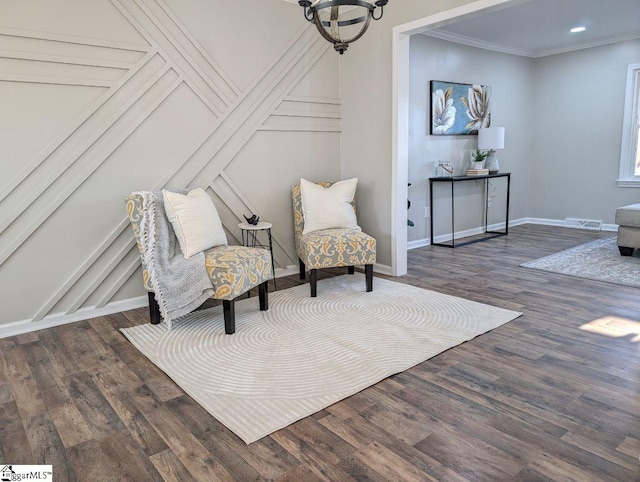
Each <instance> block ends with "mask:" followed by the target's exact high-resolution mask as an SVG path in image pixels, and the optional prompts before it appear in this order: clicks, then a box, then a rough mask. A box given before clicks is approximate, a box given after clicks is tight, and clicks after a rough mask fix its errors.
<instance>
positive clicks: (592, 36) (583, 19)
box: [390, 0, 640, 58]
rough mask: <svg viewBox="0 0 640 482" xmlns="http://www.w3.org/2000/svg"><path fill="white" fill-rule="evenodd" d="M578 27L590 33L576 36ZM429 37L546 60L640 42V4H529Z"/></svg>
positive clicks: (605, 0)
mask: <svg viewBox="0 0 640 482" xmlns="http://www.w3.org/2000/svg"><path fill="white" fill-rule="evenodd" d="M391 4H392V2H390V5H391ZM576 26H584V27H586V30H585V31H584V32H580V33H570V32H569V30H570V29H571V28H572V27H576ZM424 35H429V36H433V37H437V38H442V39H445V40H450V41H454V42H459V43H463V44H466V45H472V46H475V47H481V48H486V49H490V50H496V51H499V52H506V53H511V54H516V55H523V56H527V57H534V58H535V57H543V56H546V55H553V54H557V53H562V52H568V51H571V50H578V49H583V48H589V47H596V46H598V45H605V44H609V43H614V42H620V41H623V40H631V39H637V38H640V0H527V1H523V2H518V3H516V4H515V5H514V6H508V7H504V8H501V9H498V10H495V9H494V10H492V11H491V12H489V13H476V14H473V15H469V16H466V17H464V18H461V19H460V20H457V21H454V22H453V23H449V24H447V25H445V26H443V27H440V28H438V29H434V30H428V31H425V32H424Z"/></svg>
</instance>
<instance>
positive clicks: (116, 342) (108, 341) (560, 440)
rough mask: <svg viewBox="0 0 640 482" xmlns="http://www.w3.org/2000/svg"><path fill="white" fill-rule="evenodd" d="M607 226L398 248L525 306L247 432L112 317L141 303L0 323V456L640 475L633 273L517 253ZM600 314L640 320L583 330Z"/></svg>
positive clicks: (313, 471) (138, 477)
mask: <svg viewBox="0 0 640 482" xmlns="http://www.w3.org/2000/svg"><path fill="white" fill-rule="evenodd" d="M611 235H612V233H600V232H594V231H583V230H573V229H565V228H556V227H553V228H552V227H546V226H536V225H524V226H516V227H513V228H512V229H511V230H510V234H509V236H506V237H500V238H494V239H491V240H487V241H483V242H480V243H475V244H471V245H467V246H463V247H459V248H456V249H449V248H445V247H435V246H434V247H425V248H420V249H416V250H412V251H410V252H409V266H410V268H409V274H408V275H407V276H404V277H402V278H393V279H394V280H395V281H399V282H402V283H408V284H412V285H416V286H420V287H423V288H426V289H431V290H435V291H439V292H443V293H447V294H451V295H455V296H460V297H463V298H468V299H472V300H476V301H480V302H484V303H488V304H491V305H495V306H500V307H504V308H508V309H513V310H517V311H522V312H523V313H524V315H523V316H522V317H520V318H518V319H516V320H514V321H512V322H510V323H507V324H506V325H503V326H501V327H499V328H498V329H496V330H493V331H491V332H489V333H487V334H485V335H482V336H480V337H477V338H475V339H474V340H471V341H469V342H467V343H464V344H463V345H461V346H459V347H455V348H452V349H450V350H448V351H446V352H444V353H442V354H440V355H438V356H436V357H434V358H432V359H430V360H427V361H426V362H424V363H421V364H419V365H417V366H416V367H414V368H412V369H410V370H408V371H406V372H404V373H401V374H398V375H396V376H393V377H390V378H388V379H386V380H384V381H382V382H380V383H378V384H376V385H374V386H372V387H370V388H368V389H366V390H363V391H362V392H360V393H358V394H356V395H354V396H352V397H350V398H347V399H345V400H343V401H341V402H339V403H336V404H335V405H333V406H331V407H328V408H327V409H325V410H322V411H320V412H318V413H316V414H314V415H312V416H310V417H308V418H306V419H303V420H301V421H299V422H297V423H295V424H293V425H290V426H289V427H287V428H285V429H282V430H280V431H278V432H276V433H274V434H272V435H271V436H268V437H265V438H263V439H261V440H259V441H258V442H255V443H253V444H251V445H248V446H247V445H245V444H244V442H242V441H241V440H240V439H239V438H238V437H236V436H235V435H234V434H233V433H232V432H230V431H229V430H227V429H226V428H225V427H224V426H223V425H222V424H220V423H219V422H218V421H217V420H216V419H214V418H213V417H212V416H210V415H209V414H208V413H207V412H206V411H205V410H203V409H202V408H201V407H200V406H199V405H198V404H197V403H196V402H194V401H193V400H192V399H191V398H190V397H189V396H187V395H185V394H184V393H183V392H182V390H181V389H180V388H178V387H177V386H176V385H175V384H174V383H173V382H172V381H171V380H170V379H169V378H168V377H167V376H166V375H165V374H164V373H163V372H162V371H160V370H159V369H158V368H156V367H155V366H154V365H153V364H151V363H150V362H149V361H148V360H147V359H146V358H145V357H144V356H143V355H141V354H140V353H139V352H138V351H137V350H136V349H135V348H134V347H133V346H132V345H131V344H130V343H129V342H128V341H126V339H125V338H124V337H123V336H122V335H121V334H120V333H119V332H118V329H119V328H121V327H126V326H133V325H137V324H141V323H146V322H147V312H146V310H145V309H140V310H133V311H129V312H124V313H118V314H115V315H111V316H106V317H102V318H95V319H92V320H88V321H84V322H78V323H73V324H69V325H64V326H60V327H56V328H51V329H47V330H42V331H38V332H33V333H28V334H25V335H20V336H15V337H11V338H4V339H0V462H1V463H9V464H45V463H46V464H52V465H53V473H54V480H56V481H67V480H69V481H73V480H81V481H106V480H131V481H133V480H135V481H148V480H149V481H153V480H167V481H193V480H197V481H216V480H222V481H231V480H237V481H253V480H276V481H321V480H331V481H350V480H357V481H368V480H375V481H383V480H390V481H404V480H407V481H424V480H451V481H464V480H473V481H498V480H527V481H538V480H558V481H580V482H582V481H633V480H640V461H639V458H638V456H639V453H640V396H639V391H640V363H639V362H640V340H639V339H638V337H640V289H638V288H631V287H624V286H619V285H614V284H607V283H602V282H596V281H590V280H583V279H578V278H572V277H568V276H563V275H555V274H549V273H544V272H541V271H536V270H531V269H525V268H520V267H519V266H518V265H519V264H520V263H522V262H524V261H528V260H532V259H536V258H539V257H541V256H545V255H548V254H552V253H555V252H558V251H560V250H562V249H566V248H570V247H572V246H576V245H578V244H582V243H584V242H587V241H590V240H592V239H596V238H600V237H603V236H611ZM334 274H342V271H335V270H334V271H332V272H322V273H321V276H320V278H322V277H325V276H332V275H334ZM299 282H300V281H299V280H298V279H297V276H292V277H289V278H282V279H279V280H278V287H279V288H280V289H285V288H287V287H291V286H293V285H295V284H298V283H299ZM374 290H375V280H374ZM320 296H322V294H321V293H320ZM256 303H257V302H256ZM608 316H611V317H617V318H615V319H625V320H631V321H632V322H635V323H636V325H635V326H636V330H635V334H629V335H623V336H615V337H614V336H607V335H605V334H597V333H592V332H589V331H586V330H584V329H582V328H581V327H583V325H585V324H587V323H590V322H592V321H594V320H598V319H601V318H603V317H608ZM221 322H222V321H221ZM634 336H635V337H636V340H635V341H633V337H634Z"/></svg>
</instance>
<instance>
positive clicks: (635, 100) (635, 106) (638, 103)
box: [618, 64, 640, 187]
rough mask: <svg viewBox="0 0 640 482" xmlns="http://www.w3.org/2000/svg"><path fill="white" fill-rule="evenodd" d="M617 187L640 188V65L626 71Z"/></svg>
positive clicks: (631, 66)
mask: <svg viewBox="0 0 640 482" xmlns="http://www.w3.org/2000/svg"><path fill="white" fill-rule="evenodd" d="M618 186H619V187H640V64H631V65H629V67H628V70H627V95H626V97H625V103H624V124H623V126H622V145H621V149H620V177H619V178H618Z"/></svg>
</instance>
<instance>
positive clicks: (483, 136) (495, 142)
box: [478, 127, 504, 151]
mask: <svg viewBox="0 0 640 482" xmlns="http://www.w3.org/2000/svg"><path fill="white" fill-rule="evenodd" d="M478 149H489V150H494V151H495V150H496V149H504V127H487V128H486V129H479V130H478Z"/></svg>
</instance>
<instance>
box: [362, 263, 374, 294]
mask: <svg viewBox="0 0 640 482" xmlns="http://www.w3.org/2000/svg"><path fill="white" fill-rule="evenodd" d="M364 277H365V280H366V282H367V292H369V291H373V265H372V264H365V265H364Z"/></svg>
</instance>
